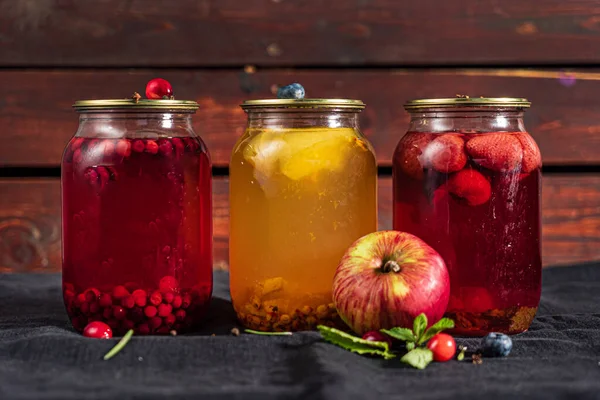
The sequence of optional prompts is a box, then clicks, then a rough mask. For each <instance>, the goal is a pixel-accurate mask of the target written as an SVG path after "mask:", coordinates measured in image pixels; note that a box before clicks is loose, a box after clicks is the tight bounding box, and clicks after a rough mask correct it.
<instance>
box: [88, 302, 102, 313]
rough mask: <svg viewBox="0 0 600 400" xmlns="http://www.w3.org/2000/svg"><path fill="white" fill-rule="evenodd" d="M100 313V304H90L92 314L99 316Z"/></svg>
mask: <svg viewBox="0 0 600 400" xmlns="http://www.w3.org/2000/svg"><path fill="white" fill-rule="evenodd" d="M99 311H100V306H99V305H98V303H96V302H94V303H90V314H97V313H98V312H99Z"/></svg>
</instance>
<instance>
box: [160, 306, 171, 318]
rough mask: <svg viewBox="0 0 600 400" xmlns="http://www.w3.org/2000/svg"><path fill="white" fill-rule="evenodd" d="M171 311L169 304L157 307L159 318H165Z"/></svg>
mask: <svg viewBox="0 0 600 400" xmlns="http://www.w3.org/2000/svg"><path fill="white" fill-rule="evenodd" d="M171 311H173V307H171V305H170V304H161V305H159V306H158V316H159V317H166V316H167V315H169V314H171Z"/></svg>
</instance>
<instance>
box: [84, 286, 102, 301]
mask: <svg viewBox="0 0 600 400" xmlns="http://www.w3.org/2000/svg"><path fill="white" fill-rule="evenodd" d="M98 296H100V291H99V290H98V289H96V288H91V289H88V290H86V291H85V301H87V302H88V303H91V302H92V301H96V300H98Z"/></svg>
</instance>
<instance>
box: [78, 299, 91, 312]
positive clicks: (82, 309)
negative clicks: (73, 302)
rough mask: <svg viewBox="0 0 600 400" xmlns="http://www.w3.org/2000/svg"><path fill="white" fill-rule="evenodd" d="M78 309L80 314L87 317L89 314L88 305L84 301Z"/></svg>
mask: <svg viewBox="0 0 600 400" xmlns="http://www.w3.org/2000/svg"><path fill="white" fill-rule="evenodd" d="M79 309H80V310H81V312H82V313H84V314H85V315H88V314H89V313H90V303H88V302H86V301H84V302H83V303H81V306H79Z"/></svg>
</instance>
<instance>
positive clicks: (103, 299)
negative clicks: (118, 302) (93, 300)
mask: <svg viewBox="0 0 600 400" xmlns="http://www.w3.org/2000/svg"><path fill="white" fill-rule="evenodd" d="M98 304H100V307H103V308H106V307H110V306H112V297H111V296H110V294H108V293H102V294H101V295H100V298H99V299H98Z"/></svg>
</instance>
